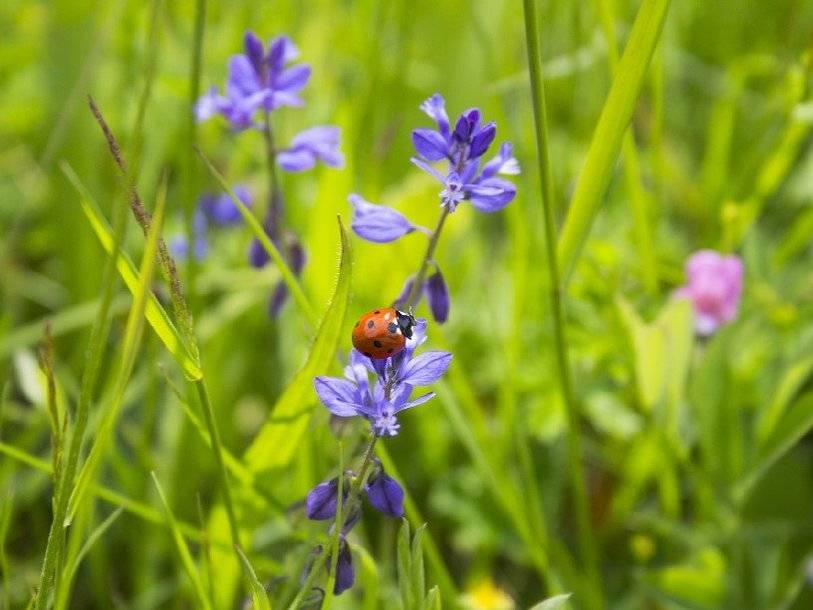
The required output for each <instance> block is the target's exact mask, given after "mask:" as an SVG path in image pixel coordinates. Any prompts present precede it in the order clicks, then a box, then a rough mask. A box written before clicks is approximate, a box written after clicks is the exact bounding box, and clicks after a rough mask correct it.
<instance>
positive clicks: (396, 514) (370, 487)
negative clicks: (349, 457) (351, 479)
mask: <svg viewBox="0 0 813 610" xmlns="http://www.w3.org/2000/svg"><path fill="white" fill-rule="evenodd" d="M364 490H365V491H366V492H367V499H368V500H369V501H370V504H372V505H373V508H375V509H376V510H377V511H379V512H380V513H383V514H385V515H387V516H388V517H393V518H395V519H400V518H401V517H403V516H404V490H403V489H401V486H400V485H399V484H398V481H396V480H395V479H393V478H392V477H390V476H389V475H387V474H386V473H384V471H383V470H382V471H380V472H379V473H377V474H375V475H373V476H371V477H370V478H368V479H367V483H366V484H365V486H364Z"/></svg>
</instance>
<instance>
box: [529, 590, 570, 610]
mask: <svg viewBox="0 0 813 610" xmlns="http://www.w3.org/2000/svg"><path fill="white" fill-rule="evenodd" d="M571 595H572V593H561V594H560V595H554V596H553V597H549V598H548V599H546V600H543V601H541V602H539V603H538V604H536V605H535V606H533V607H532V608H531V609H530V610H555V609H556V608H564V607H565V605H566V604H567V600H569V599H570V596H571Z"/></svg>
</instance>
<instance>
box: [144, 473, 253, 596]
mask: <svg viewBox="0 0 813 610" xmlns="http://www.w3.org/2000/svg"><path fill="white" fill-rule="evenodd" d="M150 476H152V481H153V483H155V489H156V490H157V491H158V496H159V497H160V498H161V504H163V505H164V511H165V513H166V517H167V525H168V526H169V529H170V531H171V532H172V539H173V541H174V542H175V548H176V550H177V551H178V556H179V557H180V559H181V563H182V564H183V568H184V570H185V571H186V575H187V576H188V577H189V581H190V582H191V583H192V590H193V591H194V592H195V596H196V597H197V598H198V602H199V603H200V607H201V608H204V609H209V608H211V607H212V605H211V603H210V602H209V596H208V595H206V590H205V589H204V587H203V581H202V580H201V577H200V574H199V573H198V568H197V566H196V565H195V560H194V559H192V554H191V553H190V552H189V547H187V546H186V540H184V537H183V534H182V533H181V530H180V529H179V528H178V523H177V522H176V521H175V515H173V514H172V509H171V508H170V507H169V503H168V502H167V498H166V496H165V495H164V490H163V489H161V484H160V483H159V482H158V477H156V476H155V472H150ZM255 608H260V606H255Z"/></svg>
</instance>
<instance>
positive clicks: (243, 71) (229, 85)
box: [226, 55, 263, 99]
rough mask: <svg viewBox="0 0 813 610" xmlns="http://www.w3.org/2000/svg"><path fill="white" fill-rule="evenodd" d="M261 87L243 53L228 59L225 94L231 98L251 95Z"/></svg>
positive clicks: (249, 61)
mask: <svg viewBox="0 0 813 610" xmlns="http://www.w3.org/2000/svg"><path fill="white" fill-rule="evenodd" d="M262 89H263V86H262V83H260V80H259V77H258V74H257V72H256V70H254V66H253V65H252V64H251V60H250V59H249V58H248V57H246V56H245V55H232V57H231V59H229V78H228V80H227V81H226V95H228V96H229V98H231V99H238V98H243V97H246V96H249V95H253V94H255V93H257V92H258V91H261V90H262Z"/></svg>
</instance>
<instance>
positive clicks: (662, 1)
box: [558, 0, 669, 280]
mask: <svg viewBox="0 0 813 610" xmlns="http://www.w3.org/2000/svg"><path fill="white" fill-rule="evenodd" d="M668 7H669V0H643V2H642V3H641V7H640V8H639V9H638V15H637V16H636V18H635V23H634V24H633V26H632V32H631V34H630V37H629V42H628V43H627V46H626V48H625V49H624V54H623V55H622V57H621V60H620V61H619V63H618V67H617V70H616V76H615V78H614V79H613V84H612V86H611V87H610V92H609V94H608V95H607V101H606V102H605V103H604V108H603V109H602V111H601V116H599V119H598V124H597V125H596V129H595V131H594V132H593V139H592V140H591V142H590V148H589V149H588V151H587V158H586V159H585V162H584V167H583V168H582V171H581V174H580V175H579V179H578V182H577V184H576V190H575V191H574V193H573V198H572V199H571V200H570V207H569V209H568V212H567V218H566V220H565V224H564V228H563V229H562V234H561V237H560V238H559V244H558V255H559V256H558V258H559V265H560V269H561V272H562V278H563V279H564V280H567V278H568V276H569V275H570V273H571V271H572V270H573V267H574V265H575V263H576V259H577V258H578V256H579V252H580V251H581V248H582V246H583V244H584V242H585V240H586V239H587V235H588V233H589V232H590V226H591V225H592V223H593V219H594V217H595V215H596V212H597V210H598V207H599V204H600V203H601V198H602V196H603V195H604V193H605V191H606V190H607V186H608V185H609V184H610V178H612V174H613V170H614V168H615V163H616V160H617V159H618V153H619V151H620V150H621V143H622V140H623V137H624V134H625V133H626V131H627V127H628V125H629V122H630V120H631V119H632V113H633V110H634V109H635V102H636V101H637V99H638V94H639V93H640V92H641V88H642V87H643V84H644V77H645V75H646V71H647V67H648V66H649V62H650V59H651V58H652V53H653V52H654V51H655V46H656V44H657V43H658V39H659V38H660V35H661V30H662V29H663V22H664V20H665V18H666V10H667V8H668Z"/></svg>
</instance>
